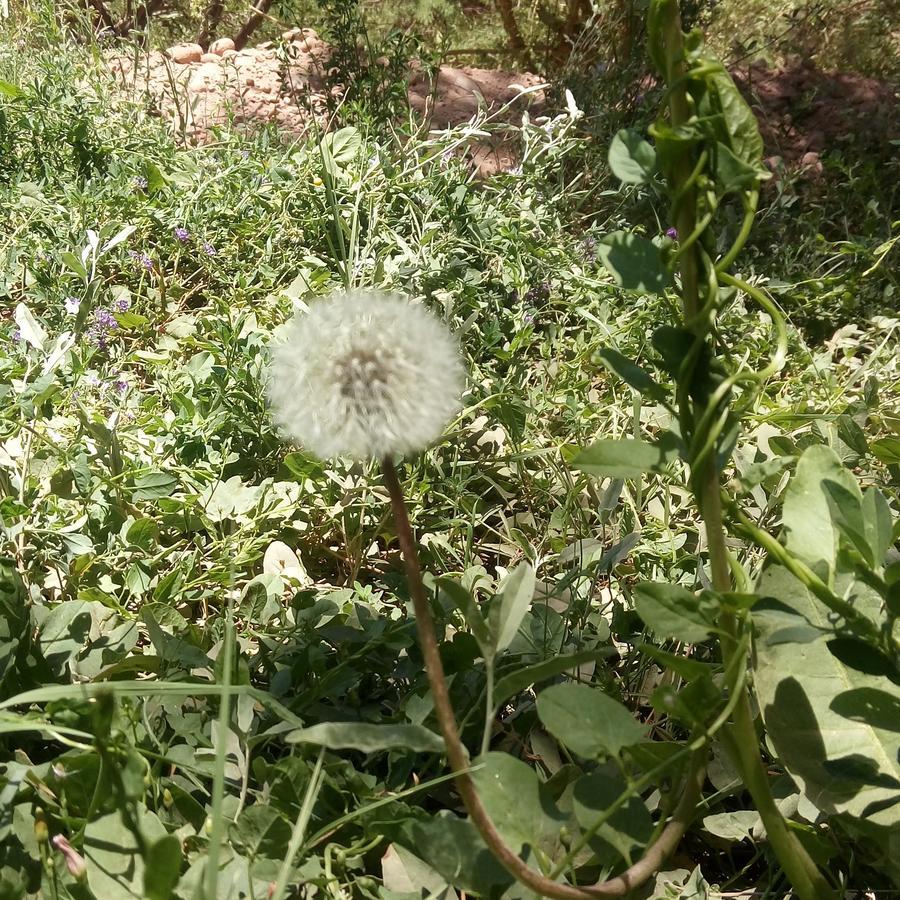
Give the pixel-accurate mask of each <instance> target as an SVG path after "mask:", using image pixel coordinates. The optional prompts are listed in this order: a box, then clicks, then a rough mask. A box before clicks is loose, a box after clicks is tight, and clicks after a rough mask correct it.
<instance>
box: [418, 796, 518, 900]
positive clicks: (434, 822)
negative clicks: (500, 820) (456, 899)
mask: <svg viewBox="0 0 900 900" xmlns="http://www.w3.org/2000/svg"><path fill="white" fill-rule="evenodd" d="M410 844H411V846H412V847H414V848H415V850H416V854H417V855H418V856H420V857H421V858H422V859H423V860H425V862H426V863H428V865H429V866H431V868H432V869H434V871H436V872H438V873H439V874H440V875H441V876H442V877H443V878H445V879H446V880H447V881H448V882H449V883H450V884H452V885H454V886H455V887H458V888H460V889H461V890H464V891H466V892H467V893H473V894H477V895H479V896H483V897H489V896H491V895H492V894H493V893H494V892H493V891H492V888H493V887H494V886H496V885H507V884H509V882H510V881H511V877H510V876H509V875H508V874H507V872H506V869H504V868H503V867H502V866H501V865H500V863H499V862H497V860H496V858H495V857H494V855H493V854H492V853H491V851H490V850H488V848H487V846H486V845H485V843H484V841H483V840H482V838H481V835H480V834H479V833H478V830H477V829H476V828H475V826H474V825H473V824H472V823H471V822H470V821H469V820H468V819H461V818H460V817H459V816H457V815H455V814H454V813H452V812H450V810H442V811H441V812H439V813H438V814H437V815H435V816H432V817H431V818H428V819H424V820H420V821H416V822H414V823H413V825H412V827H411V842H410Z"/></svg>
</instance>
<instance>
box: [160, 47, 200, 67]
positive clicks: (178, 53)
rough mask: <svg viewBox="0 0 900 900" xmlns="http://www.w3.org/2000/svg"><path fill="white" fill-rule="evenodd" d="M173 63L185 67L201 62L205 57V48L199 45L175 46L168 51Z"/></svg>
mask: <svg viewBox="0 0 900 900" xmlns="http://www.w3.org/2000/svg"><path fill="white" fill-rule="evenodd" d="M166 53H167V54H168V56H169V59H171V60H172V62H177V63H180V64H181V65H183V66H185V65H187V64H188V63H194V62H200V57H201V56H203V48H202V47H201V46H200V45H199V44H175V45H174V46H172V47H169V49H168V50H166Z"/></svg>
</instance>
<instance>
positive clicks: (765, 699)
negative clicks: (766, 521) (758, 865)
mask: <svg viewBox="0 0 900 900" xmlns="http://www.w3.org/2000/svg"><path fill="white" fill-rule="evenodd" d="M851 588H852V594H853V597H854V599H853V603H854V606H855V607H856V608H857V609H858V610H859V611H860V612H861V613H863V614H864V615H868V616H870V617H872V618H875V619H876V620H877V618H878V617H879V616H880V610H881V598H880V597H879V596H878V595H877V594H876V593H875V592H874V591H872V590H870V589H869V588H868V587H866V586H864V585H861V584H859V583H857V584H852V582H851V580H850V576H849V575H845V574H843V573H842V574H840V575H839V577H838V578H837V581H836V585H835V590H836V592H837V593H838V594H839V595H841V596H844V595H845V594H846V592H847V591H848V590H851ZM757 591H758V593H760V594H762V595H763V596H766V597H772V598H775V600H777V601H778V602H779V604H781V605H782V606H783V607H787V608H789V609H791V610H793V611H794V612H795V613H796V614H797V615H799V616H802V617H804V618H805V619H806V620H808V621H809V622H810V623H811V624H812V625H813V626H815V627H817V628H818V629H820V631H821V633H820V634H819V635H818V636H815V637H813V638H812V639H811V640H810V639H807V640H806V641H805V642H803V643H794V642H787V641H782V640H780V639H779V638H778V632H779V631H780V630H782V628H783V623H784V614H783V613H780V612H779V611H778V610H775V609H772V608H769V607H768V606H762V607H760V606H757V607H756V608H754V610H753V621H754V625H755V627H756V633H757V636H756V641H755V650H756V665H755V666H754V672H755V683H756V690H757V695H758V697H759V703H760V707H761V709H762V714H763V719H764V721H765V724H766V729H767V730H768V733H769V737H770V739H771V742H772V744H773V746H774V747H775V750H776V751H777V753H778V756H779V757H780V759H781V762H782V763H783V764H784V766H785V768H787V770H788V772H790V774H791V775H792V776H793V778H794V779H795V780H796V781H797V782H798V783H799V784H800V785H801V787H802V788H803V792H804V793H805V794H806V796H807V797H808V798H809V799H810V801H811V802H812V803H814V804H815V805H816V806H817V807H818V808H819V809H821V810H822V811H823V812H826V813H829V814H836V813H845V814H847V815H849V816H853V817H855V818H859V819H865V820H867V821H868V822H870V823H871V824H875V825H885V826H894V825H895V824H896V821H897V807H896V806H895V805H894V804H895V803H896V802H897V801H900V792H898V791H897V790H896V789H894V788H892V787H890V786H889V785H890V784H892V783H893V781H896V780H897V779H898V778H900V767H898V752H900V732H898V729H897V726H896V725H894V726H893V727H885V715H886V713H889V712H890V710H891V709H896V708H897V707H898V706H900V689H898V688H897V686H896V685H894V684H893V683H892V682H891V681H889V680H888V679H886V678H882V677H879V676H876V675H870V674H866V673H864V672H860V671H858V670H857V669H853V668H849V667H848V666H846V665H844V663H843V662H841V660H840V659H838V658H837V657H836V656H834V655H833V654H832V653H831V652H830V650H829V648H828V642H829V640H830V639H832V638H833V636H834V632H833V631H832V629H831V625H830V621H829V611H828V610H827V609H826V608H825V607H824V606H822V605H821V604H820V603H819V602H818V601H817V600H816V599H815V598H814V597H813V596H812V595H811V594H810V593H809V591H807V589H806V588H805V587H804V585H803V584H802V583H801V582H800V581H799V580H798V579H796V578H795V577H794V576H793V575H791V574H790V573H789V572H788V571H787V570H785V569H783V568H782V567H780V566H770V567H769V568H767V569H766V570H765V571H764V572H763V575H762V577H761V579H760V582H759V585H758V588H757ZM848 714H849V715H848ZM894 721H896V720H894ZM858 760H866V761H868V762H867V763H866V766H868V767H869V768H865V769H864V768H860V766H859V765H858V764H857V762H856V761H858Z"/></svg>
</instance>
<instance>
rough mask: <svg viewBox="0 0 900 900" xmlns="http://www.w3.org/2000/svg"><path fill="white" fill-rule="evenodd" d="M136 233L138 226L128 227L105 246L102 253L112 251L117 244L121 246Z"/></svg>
mask: <svg viewBox="0 0 900 900" xmlns="http://www.w3.org/2000/svg"><path fill="white" fill-rule="evenodd" d="M135 231H137V225H126V226H125V227H124V228H123V229H122V230H121V231H119V232H117V233H116V234H115V235H114V236H113V237H111V238H110V239H109V240H108V241H107V242H106V243H105V244H104V245H103V248H102V249H101V251H100V252H101V253H106V252H107V251H108V250H112V248H113V247H115V246H116V245H117V244H121V243H122V241H126V240H128V238H130V237H131V235H132V234H134V232H135Z"/></svg>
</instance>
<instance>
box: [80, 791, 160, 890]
mask: <svg viewBox="0 0 900 900" xmlns="http://www.w3.org/2000/svg"><path fill="white" fill-rule="evenodd" d="M131 823H135V824H136V825H137V827H138V828H139V829H140V831H141V834H142V836H143V839H144V841H145V842H147V843H148V844H149V843H151V842H152V843H156V842H157V841H159V840H162V839H163V838H164V837H166V829H165V828H164V827H163V824H162V822H160V821H159V819H158V818H157V817H156V816H155V815H154V814H153V813H151V812H147V811H146V810H144V809H143V808H142V807H138V811H137V814H134V813H129V814H128V815H127V816H126V815H123V814H122V813H121V812H120V811H116V812H113V813H110V814H109V815H106V816H101V817H100V818H99V819H94V820H93V821H92V822H88V823H87V825H86V826H85V830H84V856H85V859H86V860H87V877H88V884H89V886H90V888H91V891H92V892H93V894H94V896H95V897H103V900H131V898H140V900H143V898H144V896H145V895H144V872H145V871H146V864H145V861H144V858H143V857H142V856H141V852H140V849H139V846H140V845H139V843H138V839H137V837H136V835H135V833H134V831H133V830H132V828H131V827H130V826H131Z"/></svg>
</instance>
